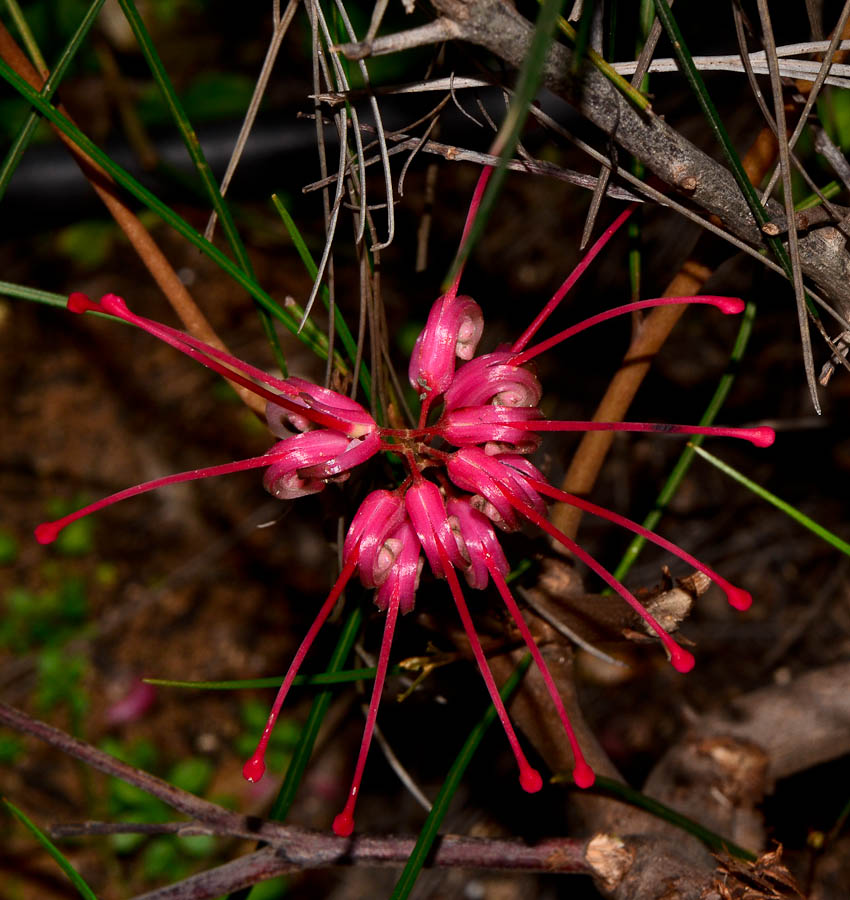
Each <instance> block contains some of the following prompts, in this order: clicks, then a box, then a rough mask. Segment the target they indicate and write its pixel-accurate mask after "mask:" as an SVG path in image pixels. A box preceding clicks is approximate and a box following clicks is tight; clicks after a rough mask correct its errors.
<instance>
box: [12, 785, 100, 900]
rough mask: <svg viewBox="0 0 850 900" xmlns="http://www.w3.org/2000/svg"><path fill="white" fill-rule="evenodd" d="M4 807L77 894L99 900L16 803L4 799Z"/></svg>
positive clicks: (60, 852)
mask: <svg viewBox="0 0 850 900" xmlns="http://www.w3.org/2000/svg"><path fill="white" fill-rule="evenodd" d="M3 805H4V806H5V807H6V809H8V810H9V812H10V813H11V814H12V815H13V816H14V817H15V818H16V819H17V820H18V821H19V822H20V823H21V824H22V825H23V826H24V827H25V828H26V829H27V830H28V831H29V832H30V834H32V836H33V837H34V838H35V839H36V840H37V841H38V842H39V844H41V846H42V847H43V848H44V849H45V850H46V851H47V852H48V853H49V854H50V856H51V857H53V859H54V860H55V862H56V863H57V865H58V866H59V868H60V869H61V870H62V871H63V872H64V873H65V875H66V876H67V877H68V879H69V880H70V882H71V884H73V885H74V887H75V888H76V890H77V893H78V894H79V895H80V896H81V897H84V898H85V900H97V897H96V896H95V893H94V891H93V890H92V889H91V888H90V887H89V886H88V885H87V884H86V882H85V880H84V879H83V876H82V875H80V873H79V872H78V871H77V870H76V869H75V868H74V867H73V866H72V865H71V863H70V862H69V861H68V859H67V858H66V857H65V855H64V854H63V853H62V851H61V850H60V849H59V848H58V847H57V846H56V844H54V843H53V841H51V840H50V838H49V837H48V836H47V835H46V834H45V833H44V832H43V831H42V830H41V829H40V828H39V827H38V825H36V824H35V822H33V821H32V820H31V819H30V818H29V817H28V816H27V815H26V813H24V812H23V811H22V810H20V809H18V807H17V806H15V805H14V803H12V802H10V801H9V800H7V799H6V798H5V797H4V798H3Z"/></svg>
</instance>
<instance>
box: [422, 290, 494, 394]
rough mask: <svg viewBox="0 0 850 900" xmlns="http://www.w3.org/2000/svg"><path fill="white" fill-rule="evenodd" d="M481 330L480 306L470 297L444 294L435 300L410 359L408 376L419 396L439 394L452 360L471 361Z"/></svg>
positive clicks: (445, 385) (452, 370)
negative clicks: (456, 358)
mask: <svg viewBox="0 0 850 900" xmlns="http://www.w3.org/2000/svg"><path fill="white" fill-rule="evenodd" d="M483 330H484V316H483V315H482V313H481V307H480V306H479V305H478V304H477V303H476V302H475V301H474V300H473V299H472V298H471V297H464V296H460V297H455V296H453V295H451V294H444V295H443V296H442V297H440V298H439V299H438V300H436V301H435V303H434V305H433V306H432V307H431V312H430V314H429V315H428V321H427V322H426V324H425V328H424V329H423V330H422V333H421V334H420V335H419V337H418V338H417V339H416V344H415V345H414V347H413V353H412V355H411V357H410V368H409V370H408V375H409V378H410V383H411V385H412V386H413V387H414V388H416V390H418V391H419V392H420V394H423V395H424V394H432V395H437V394H442V393H443V392H444V391H445V390H446V389H447V388H448V386H449V385H450V384H451V382H452V378H453V376H454V373H455V357H458V358H460V359H472V357H473V355H474V354H475V348H476V347H477V346H478V341H479V340H480V339H481V332H482V331H483Z"/></svg>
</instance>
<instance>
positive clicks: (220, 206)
mask: <svg viewBox="0 0 850 900" xmlns="http://www.w3.org/2000/svg"><path fill="white" fill-rule="evenodd" d="M118 2H119V4H120V5H121V9H122V10H123V11H124V15H125V16H126V18H127V22H128V23H129V25H130V28H131V29H132V31H133V34H134V35H135V37H136V40H137V41H138V44H139V47H140V48H141V51H142V54H143V56H144V57H145V61H146V62H147V64H148V67H149V68H150V70H151V74H152V75H153V77H154V80H155V81H156V83H157V85H158V87H159V89H160V91H161V92H162V96H163V99H164V100H165V103H166V106H167V107H168V109H169V111H170V112H171V115H172V117H173V119H174V122H175V124H176V125H177V128H178V130H179V131H180V135H181V137H182V138H183V143H184V144H185V145H186V150H187V151H188V153H189V157H190V159H191V160H192V164H193V165H194V167H195V171H196V172H197V173H198V177H199V178H200V180H201V184H202V185H203V186H204V191H205V192H206V195H207V197H208V198H209V201H210V203H211V204H212V207H213V209H214V210H215V212H216V214H217V215H218V218H219V220H220V222H221V227H222V230H223V231H224V235H225V237H226V238H227V242H228V243H229V244H230V249H231V250H232V251H233V255H234V256H235V257H236V261H237V262H238V263H239V265H240V267H241V268H242V271H243V272H245V274H246V275H247V276H248V277H249V278H251V279H252V280H256V278H255V274H254V267H253V266H252V265H251V259H250V257H249V256H248V251H247V250H246V249H245V244H244V243H243V242H242V238H241V236H240V235H239V230H238V229H237V228H236V223H235V222H234V221H233V214H232V213H231V211H230V207H229V206H228V204H227V203H225V202H224V197H222V195H221V191H220V190H219V186H218V182H217V181H216V180H215V176H214V175H213V173H212V169H211V168H210V165H209V163H208V162H207V158H206V156H204V151H203V149H202V148H201V142H200V141H199V140H198V136H197V134H195V129H194V128H193V127H192V123H191V122H190V121H189V117H188V116H187V115H186V111H185V110H184V109H183V104H182V103H181V102H180V100H179V99H178V97H177V92H176V91H175V90H174V85H173V84H172V83H171V79H170V78H169V77H168V73H167V72H166V71H165V66H163V64H162V60H161V59H160V58H159V54H158V53H157V52H156V47H154V44H153V41H152V39H151V36H150V33H149V32H148V30H147V28H146V27H145V23H144V21H143V20H142V17H141V16H140V15H139V11H138V10H137V9H136V5H135V3H134V2H133V0H118ZM257 311H258V313H259V315H260V322H261V323H262V326H263V330H264V331H265V334H266V338H267V339H268V341H269V344H270V346H271V348H272V352H273V353H274V356H275V361H276V362H277V365H278V366H279V368H280V370H281V371H282V372H283V375H284V377H286V375H287V368H286V359H285V357H284V355H283V351H282V350H281V348H280V341H278V339H277V335H276V334H275V330H274V326H273V325H272V322H271V319H270V318H269V314H268V312H266V310H264V309H263V308H262V307H261V306H259V305H258V306H257Z"/></svg>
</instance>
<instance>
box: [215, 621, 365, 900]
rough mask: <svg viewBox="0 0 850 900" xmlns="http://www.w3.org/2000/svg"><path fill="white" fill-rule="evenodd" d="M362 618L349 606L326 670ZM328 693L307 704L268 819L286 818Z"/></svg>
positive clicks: (340, 659)
mask: <svg viewBox="0 0 850 900" xmlns="http://www.w3.org/2000/svg"><path fill="white" fill-rule="evenodd" d="M362 622H363V613H362V612H361V611H360V608H359V607H358V608H356V609H354V610H352V612H351V613H350V615H349V616H348V619H347V620H346V622H345V625H344V626H343V629H342V633H341V634H340V636H339V640H338V641H337V643H336V647H335V648H334V652H333V654H332V655H331V658H330V662H329V663H328V668H327V673H328V674H332V673H334V672H340V671H342V667H343V666H344V665H345V661H346V659H348V656H349V654H350V653H351V650H352V648H353V647H354V642H355V641H356V640H357V635H358V634H359V632H360V625H361V624H362ZM332 697H333V692H332V691H322V693H321V694H317V695H316V698H315V699H314V700H313V705H312V706H311V707H310V714H309V715H308V716H307V721H306V722H305V723H304V727H303V728H302V729H301V737H300V738H299V739H298V745H297V746H296V748H295V752H294V753H293V755H292V760H291V761H290V763H289V767H288V768H287V770H286V775H285V776H284V779H283V784H282V785H281V787H280V791H279V792H278V795H277V797H276V798H275V801H274V803H273V804H272V808H271V811H270V812H269V816H268V817H269V819H271V820H272V821H275V822H284V821H286V817H287V815H289V810H290V808H291V807H292V804H293V802H294V801H295V795H296V793H297V792H298V787H299V786H300V784H301V780H302V778H303V777H304V771H305V769H306V768H307V763H308V762H309V761H310V756H311V755H312V753H313V746H314V745H315V743H316V738H317V737H318V736H319V728H321V725H322V722H323V721H324V718H325V715H326V714H327V711H328V707H329V706H330V704H331V698H332ZM252 890H253V888H245V889H244V890H241V891H236V892H234V893H232V894H230V895H229V896H228V898H227V900H246V898H247V897H249V896H250V894H251V891H252Z"/></svg>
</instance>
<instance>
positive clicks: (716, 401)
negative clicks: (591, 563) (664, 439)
mask: <svg viewBox="0 0 850 900" xmlns="http://www.w3.org/2000/svg"><path fill="white" fill-rule="evenodd" d="M755 318H756V306H755V304H754V303H753V302H750V303H748V304H747V308H746V309H745V310H744V314H743V316H742V317H741V324H740V326H739V328H738V336H737V337H736V338H735V344H734V346H733V347H732V352H731V354H730V355H729V362H728V364H727V366H726V371H725V372H724V373H723V375H722V377H721V378H720V381H719V382H718V384H717V388H716V389H715V391H714V395H713V396H712V398H711V400H710V401H709V403H708V406H707V407H706V409H705V412H704V413H703V414H702V418H700V420H699V424H700V425H713V424H714V421H715V419H716V418H717V416H718V414H719V413H720V410H721V409H722V408H723V404H724V403H725V402H726V398H727V397H728V396H729V391H730V390H731V389H732V384H733V382H734V381H735V375H736V373H737V372H738V369H739V366H740V362H741V359H742V358H743V356H744V352H745V351H746V349H747V344H748V343H749V340H750V336H751V334H752V331H753V323H754V322H755ZM705 437H706V436H705V435H702V434H700V435H696V436H695V437H693V438H692V439H691V441H690V442H689V443H688V444H687V446H686V447H685V449H684V450H683V451H682V454H681V456H680V457H679V460H678V462H677V463H676V465H675V466H674V467H673V471H672V472H671V473H670V475H669V476H668V477H667V481H665V482H664V487H662V488H661V492H660V493H659V494H658V497H657V498H656V500H655V505H654V506H653V508H652V511H651V512H650V513H649V515H648V516H647V517H646V518H645V519H644V520H643V523H642V524H643V527H644V528H648V529H649V530H650V531H654V530H655V528H656V527H657V525H658V522H659V521H660V520H661V516H662V515H663V514H664V511H665V510H666V509H667V505H668V504H669V503H670V501H671V500H672V499H673V497H674V495H675V493H676V491H677V490H678V489H679V485H681V483H682V480H683V479H684V477H685V475H686V474H687V471H688V469H689V468H690V467H691V463H692V462H693V461H694V454H695V453H696V448H697V447H700V446H702V444H703V442H704V440H705ZM645 545H646V538H644V537H641V536H640V535H635V537H634V538H633V539H632V541H631V543H630V544H629V546H628V547H627V548H626V552H625V553H624V554H623V558H622V559H621V560H620V564H619V565H618V566H617V568H616V569H615V570H614V577H615V578H616V579H617V580H618V581H622V580H623V578H624V577H625V576H626V574H627V573H628V571H629V569H631V567H632V565H634V563H635V561H636V560H637V558H638V556H639V554H640V552H641V550H643V548H644V546H645Z"/></svg>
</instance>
